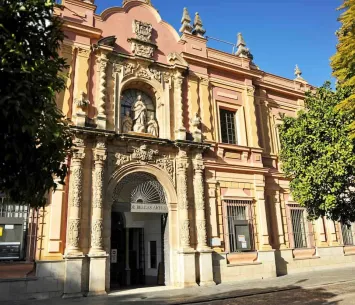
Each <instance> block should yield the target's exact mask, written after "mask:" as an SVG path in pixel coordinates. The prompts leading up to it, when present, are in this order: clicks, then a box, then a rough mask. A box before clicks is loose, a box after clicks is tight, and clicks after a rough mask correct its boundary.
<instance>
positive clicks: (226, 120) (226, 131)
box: [219, 109, 237, 144]
mask: <svg viewBox="0 0 355 305" xmlns="http://www.w3.org/2000/svg"><path fill="white" fill-rule="evenodd" d="M219 116H220V122H221V137H222V142H223V143H228V144H237V128H236V112H235V111H230V110H226V109H220V110H219Z"/></svg>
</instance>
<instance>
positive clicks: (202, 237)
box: [197, 219, 207, 247]
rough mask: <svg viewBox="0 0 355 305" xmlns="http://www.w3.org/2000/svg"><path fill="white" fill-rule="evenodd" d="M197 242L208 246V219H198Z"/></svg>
mask: <svg viewBox="0 0 355 305" xmlns="http://www.w3.org/2000/svg"><path fill="white" fill-rule="evenodd" d="M197 242H198V245H199V246H202V247H205V246H207V236H206V220H202V219H201V220H198V221H197Z"/></svg>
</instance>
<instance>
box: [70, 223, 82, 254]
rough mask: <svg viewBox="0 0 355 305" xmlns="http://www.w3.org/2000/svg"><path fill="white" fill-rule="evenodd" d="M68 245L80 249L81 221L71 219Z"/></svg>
mask: <svg viewBox="0 0 355 305" xmlns="http://www.w3.org/2000/svg"><path fill="white" fill-rule="evenodd" d="M68 227H69V228H68V229H69V233H68V244H69V247H72V248H79V239H80V219H69V226H68Z"/></svg>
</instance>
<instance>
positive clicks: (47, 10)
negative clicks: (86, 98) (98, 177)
mask: <svg viewBox="0 0 355 305" xmlns="http://www.w3.org/2000/svg"><path fill="white" fill-rule="evenodd" d="M63 38H64V35H63V32H62V31H61V22H60V20H59V19H58V18H54V17H53V2H52V1H50V0H22V1H13V0H0V46H1V47H0V78H1V81H0V141H1V149H0V192H3V193H5V194H7V195H8V196H9V197H10V199H11V200H12V201H15V202H17V203H26V204H27V203H29V204H31V205H32V206H36V207H37V206H42V205H43V204H44V202H45V201H44V198H45V196H46V193H47V192H48V191H49V190H50V189H52V188H54V189H55V187H56V186H57V184H56V181H55V179H58V180H59V183H64V178H65V176H66V174H67V166H66V164H65V163H64V161H65V158H66V155H67V153H68V151H69V149H70V147H71V145H72V143H71V135H70V131H69V127H68V125H67V124H66V122H65V121H64V118H63V115H62V113H61V112H60V111H59V110H58V109H57V107H56V103H55V97H56V94H57V93H58V92H59V91H61V90H63V89H64V88H65V82H64V79H63V77H62V76H61V74H62V73H63V70H64V69H65V68H66V64H65V61H64V59H63V58H61V57H60V56H59V55H58V50H59V47H60V43H61V42H62V40H63Z"/></svg>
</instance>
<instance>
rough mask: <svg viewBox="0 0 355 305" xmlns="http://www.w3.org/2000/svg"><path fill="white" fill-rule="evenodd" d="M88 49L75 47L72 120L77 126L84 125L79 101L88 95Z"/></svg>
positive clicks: (83, 115) (84, 114)
mask: <svg viewBox="0 0 355 305" xmlns="http://www.w3.org/2000/svg"><path fill="white" fill-rule="evenodd" d="M90 52H91V51H90V49H85V48H77V58H76V63H75V81H74V103H73V108H72V109H73V110H72V113H73V116H72V118H73V122H74V124H75V125H77V126H85V120H86V113H85V111H84V110H83V107H82V106H83V105H82V104H81V103H80V101H81V100H83V97H87V96H88V83H89V59H90Z"/></svg>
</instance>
